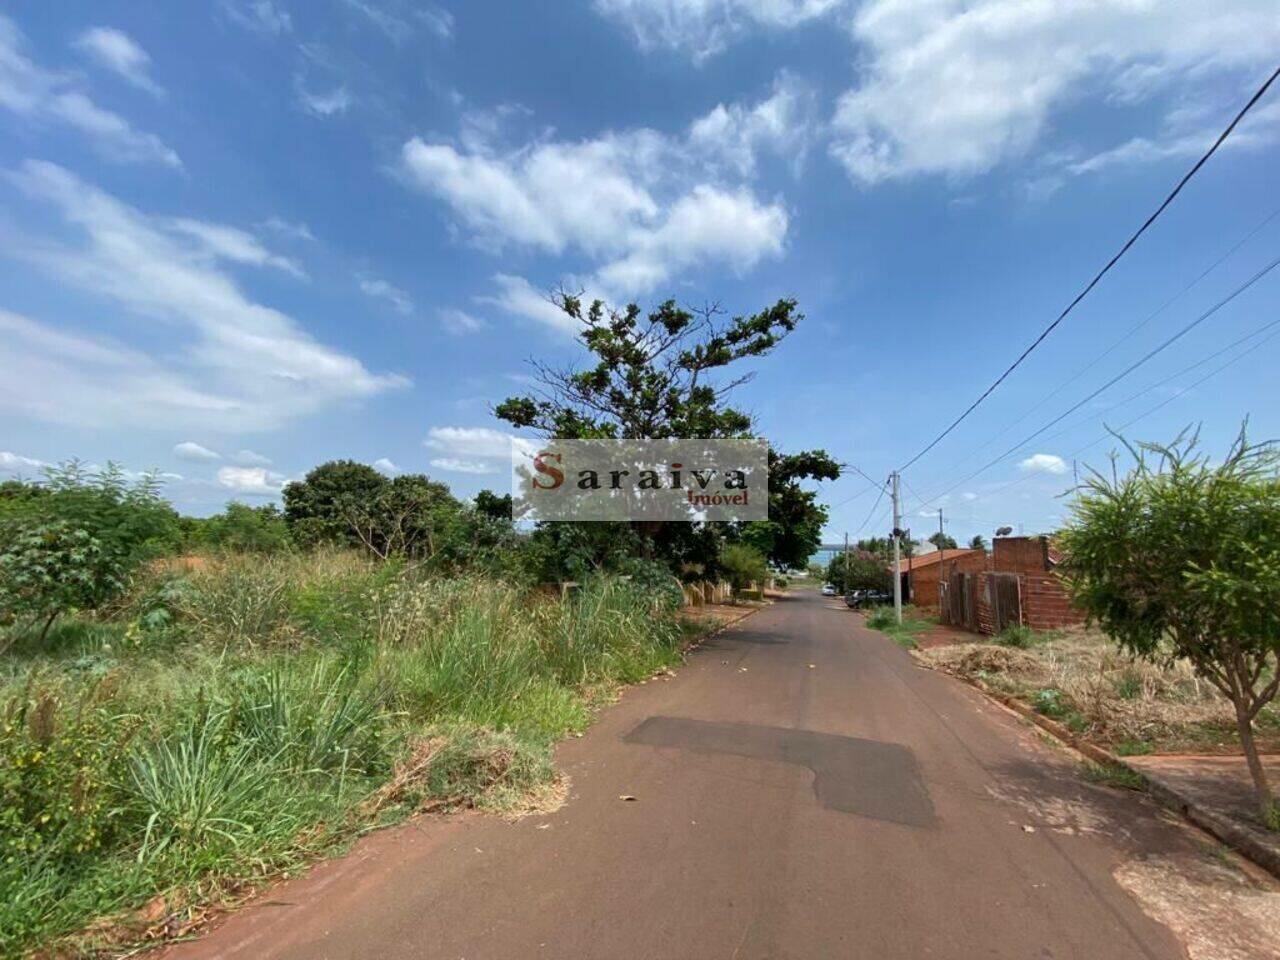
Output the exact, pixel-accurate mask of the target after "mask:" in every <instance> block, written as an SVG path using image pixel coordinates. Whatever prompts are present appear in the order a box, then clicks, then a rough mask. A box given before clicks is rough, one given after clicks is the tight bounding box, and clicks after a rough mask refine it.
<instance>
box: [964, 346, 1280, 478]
mask: <svg viewBox="0 0 1280 960" xmlns="http://www.w3.org/2000/svg"><path fill="white" fill-rule="evenodd" d="M1277 324H1280V320H1274V321H1272V322H1271V323H1268V324H1267V325H1266V326H1264V327H1261V328H1259V329H1258V330H1255V331H1254V332H1253V333H1251V334H1249V335H1248V336H1247V337H1242V338H1241V339H1240V340H1237V341H1236V342H1235V343H1234V344H1232V345H1231V346H1229V347H1225V348H1224V349H1223V350H1220V351H1218V353H1217V354H1214V355H1212V356H1220V355H1221V354H1222V353H1224V352H1226V350H1230V349H1231V347H1232V346H1238V345H1239V344H1240V343H1242V342H1243V341H1245V340H1251V339H1253V338H1254V337H1256V336H1257V335H1258V334H1259V333H1262V332H1263V331H1264V330H1267V329H1269V328H1271V327H1274V326H1276V325H1277ZM1277 335H1280V330H1275V331H1273V332H1272V333H1271V334H1270V335H1269V336H1267V337H1264V338H1263V339H1262V340H1261V341H1259V342H1258V344H1257V346H1258V347H1260V346H1262V344H1264V343H1266V342H1267V341H1268V340H1271V339H1272V338H1274V337H1276V336H1277ZM1254 349H1256V347H1255V348H1254ZM1251 353H1253V349H1250V350H1243V351H1241V352H1240V353H1238V354H1236V355H1235V356H1234V357H1232V358H1231V359H1230V360H1228V361H1227V362H1226V363H1223V364H1220V365H1219V366H1217V367H1215V368H1214V369H1212V370H1210V371H1209V372H1208V373H1206V374H1205V375H1204V376H1203V377H1201V378H1200V379H1198V380H1196V381H1194V382H1192V383H1189V384H1187V386H1185V387H1183V388H1182V389H1181V390H1179V391H1178V392H1177V393H1175V394H1173V395H1172V396H1168V397H1165V398H1164V399H1163V400H1161V401H1160V402H1159V403H1157V404H1156V405H1155V406H1153V407H1150V408H1148V409H1147V410H1144V411H1143V412H1142V413H1140V414H1138V415H1137V416H1136V417H1134V418H1133V419H1131V420H1126V421H1125V422H1124V423H1122V424H1120V426H1118V427H1116V429H1115V431H1114V432H1115V433H1119V432H1120V431H1121V430H1127V429H1128V428H1129V427H1131V426H1133V425H1134V424H1135V423H1137V422H1138V421H1139V420H1145V419H1146V418H1147V417H1149V416H1151V414H1153V413H1155V412H1157V411H1158V410H1162V409H1163V408H1164V407H1166V406H1168V405H1169V404H1171V403H1173V401H1175V400H1180V399H1181V398H1182V397H1184V396H1186V394H1188V393H1190V392H1191V391H1192V390H1194V389H1195V388H1196V387H1198V386H1200V385H1201V384H1202V383H1205V382H1206V381H1208V380H1210V379H1212V378H1213V377H1216V376H1217V375H1218V374H1220V373H1221V372H1222V371H1223V370H1225V369H1227V367H1229V366H1231V365H1232V364H1233V363H1239V362H1240V361H1241V360H1243V359H1244V358H1245V357H1247V356H1249V355H1250V354H1251ZM1212 356H1210V357H1206V358H1205V360H1201V361H1199V362H1198V363H1195V364H1192V366H1191V367H1187V368H1186V369H1184V370H1182V371H1180V372H1179V373H1178V374H1174V376H1180V375H1181V374H1182V373H1186V372H1187V370H1190V369H1193V368H1194V367H1198V366H1200V365H1201V364H1203V363H1205V362H1206V361H1207V360H1209V359H1212ZM1168 379H1173V378H1172V377H1170V378H1167V379H1166V380H1163V381H1160V383H1156V384H1152V387H1151V388H1148V389H1153V388H1154V387H1157V386H1160V384H1161V383H1166V382H1168ZM1136 396H1137V395H1135V396H1134V397H1130V398H1129V399H1130V400H1133V399H1136ZM1124 402H1125V403H1128V402H1129V401H1128V400H1126V401H1124ZM1116 406H1119V404H1117V405H1116ZM1113 409H1114V408H1113ZM1110 436H1113V432H1112V431H1108V432H1107V433H1104V434H1103V435H1102V436H1100V437H1096V438H1095V439H1093V440H1090V441H1089V442H1088V443H1086V444H1085V445H1084V446H1082V447H1077V448H1076V449H1075V450H1072V451H1071V453H1069V454H1068V455H1067V456H1068V457H1072V458H1074V457H1076V456H1078V455H1079V454H1081V453H1084V451H1086V450H1088V449H1089V448H1090V447H1096V446H1097V445H1098V444H1100V443H1102V442H1103V441H1104V440H1106V439H1107V437H1110ZM1044 472H1045V471H1044V470H1033V471H1031V472H1030V473H1028V474H1027V475H1026V476H1025V477H1018V478H1017V479H1016V480H1011V481H1010V482H1009V483H1006V484H1004V485H1002V486H999V487H996V488H995V489H994V490H992V491H990V492H989V493H988V494H987V496H994V495H995V494H998V493H1001V492H1003V491H1005V490H1008V489H1009V488H1010V487H1014V486H1017V485H1018V484H1020V483H1026V482H1027V481H1028V480H1030V479H1032V478H1033V477H1035V475H1036V474H1039V473H1044ZM952 489H954V488H952Z"/></svg>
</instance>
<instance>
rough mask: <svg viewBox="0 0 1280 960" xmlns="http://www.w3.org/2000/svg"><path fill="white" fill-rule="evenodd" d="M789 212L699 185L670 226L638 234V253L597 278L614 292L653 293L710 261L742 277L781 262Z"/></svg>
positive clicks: (676, 207)
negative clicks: (765, 261)
mask: <svg viewBox="0 0 1280 960" xmlns="http://www.w3.org/2000/svg"><path fill="white" fill-rule="evenodd" d="M786 233H787V212H786V211H785V210H784V209H782V207H781V206H779V205H777V204H770V205H768V206H761V205H760V204H759V203H758V202H757V201H756V199H755V197H754V196H753V195H752V194H751V192H750V191H749V190H746V189H740V190H737V191H733V192H730V191H725V190H721V189H718V188H716V187H711V186H707V185H705V184H700V185H699V186H696V187H694V188H693V190H692V191H691V192H690V193H689V194H688V195H686V196H684V197H681V198H680V199H679V200H677V201H676V202H675V204H673V205H672V207H671V209H670V211H669V212H668V214H667V218H666V220H665V221H664V222H663V223H662V224H661V225H660V226H658V227H656V228H655V229H653V230H651V231H648V232H644V233H641V234H639V235H638V236H637V237H636V238H635V243H634V249H633V250H632V251H631V252H630V253H628V254H627V255H626V256H624V257H621V258H619V259H617V260H614V261H613V262H612V263H608V264H605V265H604V266H603V267H602V268H601V269H600V270H599V272H598V274H597V276H598V278H599V280H600V282H601V283H602V284H604V285H605V287H606V288H608V289H610V290H618V291H621V292H624V293H633V292H643V291H648V290H652V289H653V288H654V287H656V286H658V285H659V284H662V283H665V282H666V281H667V280H668V279H669V278H670V276H671V275H672V273H674V272H676V271H678V270H681V269H684V268H686V267H692V266H696V265H698V264H701V263H705V262H706V261H709V260H714V261H719V262H722V263H727V264H729V265H730V266H732V267H733V268H734V269H736V270H738V271H739V272H742V271H745V270H747V269H749V268H750V267H753V266H755V264H756V263H757V262H759V260H760V259H761V258H763V257H766V256H779V255H781V253H782V250H783V238H784V237H785V236H786Z"/></svg>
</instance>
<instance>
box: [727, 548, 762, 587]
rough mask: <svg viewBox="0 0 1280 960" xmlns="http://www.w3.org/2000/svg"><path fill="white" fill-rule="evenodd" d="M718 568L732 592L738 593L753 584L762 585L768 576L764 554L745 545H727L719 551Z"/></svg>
mask: <svg viewBox="0 0 1280 960" xmlns="http://www.w3.org/2000/svg"><path fill="white" fill-rule="evenodd" d="M720 568H721V570H723V571H724V574H725V577H726V578H727V579H728V581H729V585H730V586H732V587H733V592H734V593H735V594H736V593H739V592H741V591H743V590H745V589H747V588H748V587H750V586H751V584H753V583H763V582H764V580H765V578H766V577H767V576H768V575H769V566H768V564H766V563H765V559H764V554H762V553H761V552H760V551H759V550H757V549H756V548H755V547H752V546H748V545H747V544H745V543H728V544H725V546H724V549H723V550H721V551H720Z"/></svg>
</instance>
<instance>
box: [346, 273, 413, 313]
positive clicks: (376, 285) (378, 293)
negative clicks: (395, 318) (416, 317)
mask: <svg viewBox="0 0 1280 960" xmlns="http://www.w3.org/2000/svg"><path fill="white" fill-rule="evenodd" d="M359 283H360V291H361V292H362V293H363V294H364V295H365V296H367V297H374V298H376V299H378V300H385V301H387V303H389V304H391V306H392V307H394V308H395V311H396V312H397V313H402V314H404V315H405V316H408V315H409V314H411V313H413V300H412V298H411V297H410V296H409V294H407V293H405V292H404V291H403V290H401V289H400V288H399V287H395V286H392V285H391V284H389V283H387V281H385V280H379V279H378V278H377V277H368V276H365V277H360V278H359Z"/></svg>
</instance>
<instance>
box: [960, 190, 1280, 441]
mask: <svg viewBox="0 0 1280 960" xmlns="http://www.w3.org/2000/svg"><path fill="white" fill-rule="evenodd" d="M1278 216H1280V207H1277V208H1276V209H1275V210H1272V211H1271V213H1270V214H1268V215H1267V217H1266V218H1265V219H1264V220H1262V221H1261V222H1260V223H1258V225H1257V226H1255V227H1254V228H1253V229H1252V230H1250V231H1249V232H1248V233H1247V234H1245V235H1244V236H1243V237H1241V238H1240V239H1239V240H1237V241H1236V242H1235V243H1234V244H1233V245H1232V246H1231V248H1230V249H1229V250H1227V251H1226V252H1225V253H1223V254H1222V255H1221V256H1220V257H1218V258H1217V259H1216V260H1214V262H1213V263H1211V264H1209V266H1207V267H1206V268H1205V269H1204V270H1202V271H1201V272H1200V274H1199V275H1198V276H1197V277H1196V278H1195V279H1194V280H1192V281H1191V282H1190V283H1188V284H1187V285H1186V286H1184V287H1182V289H1180V290H1179V291H1178V292H1177V293H1175V294H1174V295H1173V296H1171V297H1169V298H1168V299H1167V300H1165V301H1164V303H1162V304H1160V306H1158V307H1157V308H1156V309H1155V310H1153V311H1151V312H1150V313H1149V314H1147V315H1146V316H1145V317H1143V318H1142V319H1141V320H1139V321H1138V322H1137V323H1136V324H1134V325H1133V326H1132V327H1130V328H1129V329H1128V331H1126V332H1125V333H1124V334H1123V335H1121V336H1120V338H1119V339H1117V340H1115V341H1114V342H1112V343H1111V344H1110V346H1107V347H1105V348H1104V349H1103V350H1102V351H1101V352H1100V353H1098V354H1097V355H1096V356H1094V358H1093V359H1092V360H1090V361H1089V362H1088V363H1086V364H1085V365H1084V366H1083V367H1081V368H1080V369H1079V370H1077V371H1076V372H1075V373H1074V374H1072V375H1071V376H1070V377H1068V378H1067V379H1066V380H1064V381H1063V382H1062V383H1060V384H1058V386H1057V387H1055V388H1054V389H1053V390H1051V391H1050V392H1049V393H1047V394H1045V395H1044V396H1043V397H1041V398H1040V399H1039V400H1037V401H1036V402H1035V403H1033V404H1032V405H1031V406H1030V407H1028V408H1027V410H1026V411H1025V412H1024V413H1023V414H1022V416H1020V417H1018V419H1017V420H1015V421H1013V422H1012V423H1011V424H1009V425H1008V426H1006V427H1004V428H1003V429H1001V430H1000V431H998V432H997V433H996V434H995V435H994V436H992V437H991V438H990V439H988V440H986V441H984V442H982V443H980V444H978V446H976V447H974V448H973V449H972V450H971V451H970V452H969V454H968V455H967V456H965V457H963V458H961V459H960V460H959V461H957V463H956V465H959V464H965V463H969V462H971V461H973V460H975V459H976V458H977V455H978V454H979V453H980V452H981V451H983V450H985V449H986V448H987V447H989V446H991V445H992V444H993V443H995V442H996V441H997V440H999V439H1000V438H1001V437H1003V436H1004V435H1005V434H1007V433H1008V432H1009V431H1010V430H1012V429H1013V428H1014V427H1016V426H1017V425H1018V424H1020V423H1022V422H1023V421H1025V420H1027V419H1028V418H1030V416H1031V415H1032V414H1033V413H1035V412H1036V411H1037V410H1039V409H1040V408H1041V407H1043V406H1044V405H1045V404H1046V403H1048V402H1049V401H1050V400H1052V399H1053V398H1054V397H1056V396H1057V395H1058V394H1060V393H1062V391H1063V390H1065V389H1066V388H1067V387H1069V386H1071V384H1073V383H1075V382H1076V381H1077V380H1079V379H1080V378H1081V377H1082V376H1084V375H1085V374H1086V373H1088V372H1089V371H1090V370H1092V369H1093V368H1094V367H1096V366H1097V365H1098V363H1099V362H1101V361H1102V360H1103V359H1104V358H1105V357H1107V356H1109V355H1110V354H1112V353H1113V352H1115V350H1116V349H1117V348H1118V347H1120V346H1121V345H1122V344H1124V343H1126V342H1127V341H1129V340H1130V339H1132V338H1133V336H1134V335H1135V334H1136V333H1137V332H1138V331H1139V330H1141V329H1142V328H1143V327H1145V326H1146V325H1147V324H1148V323H1150V322H1151V321H1152V320H1154V319H1155V318H1156V317H1158V316H1159V315H1160V314H1162V313H1164V311H1165V310H1167V309H1169V307H1171V306H1172V305H1173V304H1174V303H1176V302H1177V301H1178V300H1180V299H1181V298H1182V297H1184V296H1185V295H1186V294H1187V293H1189V292H1190V291H1191V290H1192V289H1193V288H1194V287H1196V286H1197V285H1198V284H1199V283H1200V281H1201V280H1203V279H1204V278H1205V277H1207V276H1209V274H1211V273H1213V271H1214V270H1216V269H1218V267H1220V266H1222V264H1224V263H1225V262H1226V261H1227V260H1228V259H1230V258H1231V257H1233V256H1234V255H1235V254H1236V253H1237V252H1238V251H1239V250H1240V248H1241V247H1243V246H1244V245H1245V244H1246V243H1248V242H1249V241H1250V240H1252V239H1253V238H1254V237H1255V236H1257V235H1258V234H1259V233H1260V232H1261V231H1262V230H1263V229H1264V228H1265V227H1266V226H1267V225H1268V224H1269V223H1271V221H1272V220H1274V219H1276V217H1278Z"/></svg>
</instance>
